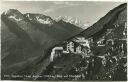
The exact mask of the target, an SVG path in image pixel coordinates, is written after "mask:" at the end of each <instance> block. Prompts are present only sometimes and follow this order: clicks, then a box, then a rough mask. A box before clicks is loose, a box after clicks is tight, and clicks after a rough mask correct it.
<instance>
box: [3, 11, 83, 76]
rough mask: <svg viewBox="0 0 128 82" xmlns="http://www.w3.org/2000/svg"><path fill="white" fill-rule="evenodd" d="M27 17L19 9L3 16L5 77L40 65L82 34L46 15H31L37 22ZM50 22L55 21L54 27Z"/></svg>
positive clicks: (76, 29)
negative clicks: (51, 51)
mask: <svg viewBox="0 0 128 82" xmlns="http://www.w3.org/2000/svg"><path fill="white" fill-rule="evenodd" d="M27 15H28V14H22V13H21V12H19V11H18V10H15V9H10V10H8V11H7V12H4V13H3V14H2V15H1V21H2V25H1V35H2V37H1V38H2V45H1V46H2V53H1V54H2V74H13V73H15V72H17V71H20V70H22V69H24V68H26V67H27V66H29V65H30V66H31V65H33V66H34V64H36V65H37V62H39V61H40V60H42V59H45V58H44V57H45V56H46V53H47V51H48V50H49V48H50V47H52V46H54V45H56V44H58V43H60V42H61V41H63V40H66V39H67V38H69V37H71V36H73V35H75V34H78V33H80V32H81V31H82V29H79V27H76V26H74V25H72V24H67V23H64V25H65V26H66V25H67V27H68V25H70V26H72V27H69V28H70V29H67V28H65V27H63V26H62V25H61V24H59V23H57V22H55V21H54V20H52V19H50V17H48V16H45V15H41V14H29V15H31V17H33V20H31V19H30V18H28V17H27ZM37 18H38V20H37ZM43 18H44V19H46V21H43ZM47 19H50V20H51V21H53V23H52V25H49V22H47V21H48V20H47ZM39 20H40V21H41V22H39ZM74 29H75V31H74ZM48 56H49V55H48ZM42 62H43V61H42ZM42 64H43V63H42ZM42 64H41V65H42ZM44 64H45V63H44ZM42 66H43V65H42ZM42 66H40V68H39V69H38V70H40V69H41V68H42ZM35 67H36V66H35ZM31 69H32V68H30V69H28V70H31Z"/></svg>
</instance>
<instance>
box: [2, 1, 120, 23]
mask: <svg viewBox="0 0 128 82" xmlns="http://www.w3.org/2000/svg"><path fill="white" fill-rule="evenodd" d="M120 4H122V3H121V2H92V1H91V2H89V1H4V2H2V8H1V10H2V12H4V11H6V10H8V9H18V10H19V11H20V12H21V13H23V14H24V13H40V14H44V15H47V16H51V17H52V18H54V17H57V16H71V17H74V18H77V19H79V20H80V21H81V22H82V23H84V24H88V25H91V24H93V23H95V22H96V21H98V20H99V19H100V18H101V17H103V16H104V15H105V14H107V13H108V12H109V11H110V10H111V9H113V8H115V7H117V6H118V5H120Z"/></svg>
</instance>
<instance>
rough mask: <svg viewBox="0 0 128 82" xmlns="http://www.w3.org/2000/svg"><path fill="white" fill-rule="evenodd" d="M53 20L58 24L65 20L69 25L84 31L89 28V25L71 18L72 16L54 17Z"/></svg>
mask: <svg viewBox="0 0 128 82" xmlns="http://www.w3.org/2000/svg"><path fill="white" fill-rule="evenodd" d="M53 19H54V20H55V21H57V22H58V21H60V20H63V21H65V22H67V23H71V24H74V25H75V26H78V27H80V28H82V29H86V28H87V27H89V25H88V24H83V23H82V22H81V21H80V20H79V19H78V18H75V17H71V16H58V17H54V18H53Z"/></svg>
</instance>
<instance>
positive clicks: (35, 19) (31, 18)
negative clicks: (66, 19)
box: [25, 13, 54, 25]
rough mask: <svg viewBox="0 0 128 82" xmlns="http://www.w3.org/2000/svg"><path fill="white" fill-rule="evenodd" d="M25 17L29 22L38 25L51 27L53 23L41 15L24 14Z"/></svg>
mask: <svg viewBox="0 0 128 82" xmlns="http://www.w3.org/2000/svg"><path fill="white" fill-rule="evenodd" d="M25 17H27V19H29V21H32V22H36V23H40V24H47V25H52V24H53V23H54V20H52V19H51V18H50V17H48V16H45V15H43V14H31V13H26V14H25Z"/></svg>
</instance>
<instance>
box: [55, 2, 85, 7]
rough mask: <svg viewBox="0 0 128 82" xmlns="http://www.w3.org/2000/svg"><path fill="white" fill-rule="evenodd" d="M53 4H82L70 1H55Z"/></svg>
mask: <svg viewBox="0 0 128 82" xmlns="http://www.w3.org/2000/svg"><path fill="white" fill-rule="evenodd" d="M54 4H56V5H67V6H75V5H83V4H82V3H76V2H70V1H55V2H54Z"/></svg>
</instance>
